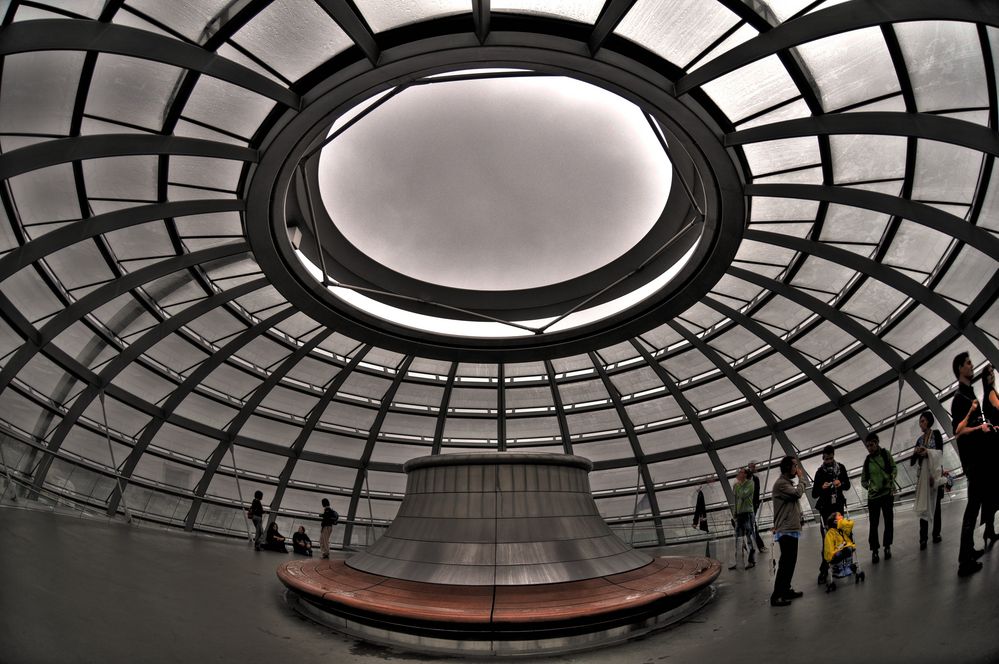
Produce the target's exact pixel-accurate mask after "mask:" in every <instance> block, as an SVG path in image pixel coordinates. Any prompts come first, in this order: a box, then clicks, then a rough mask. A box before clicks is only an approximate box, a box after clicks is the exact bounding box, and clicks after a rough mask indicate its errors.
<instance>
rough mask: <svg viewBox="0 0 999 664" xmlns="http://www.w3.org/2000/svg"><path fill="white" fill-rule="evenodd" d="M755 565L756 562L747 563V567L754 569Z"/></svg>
mask: <svg viewBox="0 0 999 664" xmlns="http://www.w3.org/2000/svg"><path fill="white" fill-rule="evenodd" d="M754 567H756V563H749V564H748V565H746V569H753V568H754Z"/></svg>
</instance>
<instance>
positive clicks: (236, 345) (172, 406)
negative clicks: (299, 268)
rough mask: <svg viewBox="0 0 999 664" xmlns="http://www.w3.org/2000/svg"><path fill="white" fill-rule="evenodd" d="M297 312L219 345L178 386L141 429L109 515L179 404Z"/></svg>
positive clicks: (281, 314)
mask: <svg viewBox="0 0 999 664" xmlns="http://www.w3.org/2000/svg"><path fill="white" fill-rule="evenodd" d="M295 312H296V309H295V308H294V307H291V306H289V307H286V308H285V309H283V310H281V311H279V312H278V313H276V314H274V315H272V316H270V317H268V318H265V319H264V320H262V321H260V322H259V323H257V324H256V325H254V326H252V327H250V328H247V329H246V330H244V331H243V332H241V333H240V334H238V335H237V336H236V337H234V338H233V339H231V340H230V341H229V342H228V343H227V344H226V345H224V346H222V348H220V349H219V350H218V351H217V352H215V353H212V354H211V355H209V356H208V357H207V358H206V359H205V361H204V362H202V363H201V364H200V365H198V368H197V369H195V370H194V371H192V372H191V373H190V374H189V375H188V376H187V378H185V379H184V382H183V383H181V384H180V385H178V386H177V387H176V388H175V389H174V390H173V392H171V393H170V396H169V397H168V398H167V400H166V401H165V402H164V403H163V406H162V416H156V417H153V419H152V420H151V421H150V422H149V423H148V424H146V426H145V427H144V428H143V429H142V435H141V436H139V440H138V441H136V443H135V445H133V446H132V451H131V452H130V453H129V455H128V457H127V458H126V459H125V462H124V463H123V464H122V468H121V473H120V475H121V479H122V483H121V485H120V486H119V485H118V484H116V485H115V488H114V491H112V492H111V498H110V499H109V500H108V516H113V515H114V514H115V512H117V511H118V503H119V502H120V501H121V494H122V491H123V490H124V489H125V488H126V487H127V485H128V482H129V480H130V479H131V477H132V473H133V472H134V471H135V467H136V465H138V463H139V460H140V459H141V458H142V455H143V454H145V452H146V450H147V449H148V448H149V445H150V443H152V442H153V438H155V437H156V434H157V433H159V431H160V429H161V428H162V427H163V425H164V424H166V422H167V421H168V420H169V419H170V417H171V416H172V415H173V413H174V411H175V410H177V407H178V406H180V404H181V403H183V402H184V400H185V399H187V397H188V396H189V395H190V394H191V393H192V392H193V391H194V390H195V388H197V387H198V386H199V385H201V382H202V381H203V380H205V379H206V378H207V377H208V376H209V375H210V374H211V373H212V372H213V371H215V369H217V368H218V367H220V366H221V365H222V364H223V363H225V362H226V361H227V360H229V358H231V357H232V356H233V355H234V354H235V353H236V352H237V351H238V350H240V349H241V348H242V347H243V346H245V345H246V344H248V343H250V342H251V341H253V340H254V339H256V338H257V337H258V336H260V335H261V334H263V332H264V331H265V330H268V329H270V328H272V327H274V326H275V325H277V324H278V323H280V322H281V321H283V320H285V319H287V318H289V317H290V316H292V315H293V314H294V313H295Z"/></svg>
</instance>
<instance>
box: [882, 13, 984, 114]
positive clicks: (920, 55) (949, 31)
mask: <svg viewBox="0 0 999 664" xmlns="http://www.w3.org/2000/svg"><path fill="white" fill-rule="evenodd" d="M894 29H895V34H896V35H898V42H899V45H900V46H901V47H902V55H903V56H904V57H905V64H906V68H907V69H908V71H909V80H910V81H911V83H912V88H913V91H914V92H915V94H916V106H917V107H918V108H919V110H920V111H934V110H940V109H952V108H968V107H974V106H988V105H989V98H988V86H987V85H986V81H985V66H984V64H983V61H982V50H981V47H980V46H979V41H978V34H977V28H976V27H975V25H974V24H973V23H957V22H950V21H913V22H910V23H897V24H895V25H894Z"/></svg>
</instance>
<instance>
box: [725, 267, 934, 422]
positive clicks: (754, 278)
mask: <svg viewBox="0 0 999 664" xmlns="http://www.w3.org/2000/svg"><path fill="white" fill-rule="evenodd" d="M728 273H729V274H730V275H732V276H733V277H737V278H739V279H742V280H744V281H748V282H750V283H752V284H756V285H757V286H761V287H763V288H767V289H769V290H771V291H773V292H774V293H777V294H778V295H781V296H783V297H785V298H787V299H788V300H791V301H792V302H794V303H796V304H798V305H801V306H802V307H805V308H806V309H808V310H810V311H814V312H815V313H816V314H818V315H819V316H821V317H822V318H824V319H825V320H827V321H829V322H830V323H832V324H833V325H835V326H836V327H838V328H840V329H841V330H843V331H844V332H846V333H847V334H849V335H850V336H851V337H852V338H854V339H856V340H857V341H859V342H860V343H862V344H863V345H864V346H866V347H867V348H870V349H871V351H873V352H874V354H875V355H877V356H878V357H880V358H881V360H882V361H883V362H884V363H885V364H887V365H888V366H890V367H891V368H892V369H894V370H895V371H896V372H897V373H901V374H902V377H903V378H905V380H906V382H907V383H909V387H911V388H912V389H913V391H915V393H916V394H917V395H918V396H919V398H920V399H922V400H923V402H924V403H925V404H926V405H927V406H928V407H929V408H930V409H931V410H932V411H933V415H934V417H935V418H936V419H937V420H938V421H939V422H941V423H946V424H941V426H945V427H949V426H950V414H949V413H948V412H947V411H946V410H944V408H943V406H942V405H941V404H940V400H939V399H937V397H936V395H935V394H934V393H933V391H932V390H931V389H930V387H929V385H927V384H926V381H924V380H923V379H922V377H920V376H919V375H917V374H916V373H915V372H914V371H913V369H912V368H906V367H905V361H904V360H903V359H902V356H900V355H899V354H898V353H897V352H896V351H895V349H894V348H892V347H891V346H889V345H888V344H887V343H886V342H885V341H884V340H883V339H881V338H880V337H879V336H877V335H876V334H874V333H873V332H871V331H870V330H868V329H867V328H866V327H864V326H863V325H861V324H860V323H858V322H857V321H856V320H854V319H853V318H851V317H850V316H848V315H846V314H845V313H843V312H842V311H840V310H839V309H837V308H836V307H833V306H830V305H829V304H827V303H825V302H823V301H822V300H820V299H818V298H817V297H814V296H812V295H809V294H808V293H805V292H803V291H800V290H798V289H797V288H794V287H793V286H789V285H787V284H785V283H783V282H781V281H778V280H776V279H771V278H770V277H765V276H763V275H761V274H757V273H756V272H752V271H750V270H746V269H743V268H740V267H736V266H734V265H733V266H731V267H729V270H728Z"/></svg>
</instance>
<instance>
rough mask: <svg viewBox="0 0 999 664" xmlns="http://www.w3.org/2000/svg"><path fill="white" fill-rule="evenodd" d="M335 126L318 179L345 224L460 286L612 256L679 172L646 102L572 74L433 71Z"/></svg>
mask: <svg viewBox="0 0 999 664" xmlns="http://www.w3.org/2000/svg"><path fill="white" fill-rule="evenodd" d="M334 135H335V138H334V139H333V140H330V142H329V143H328V144H327V145H326V146H325V147H324V148H323V150H322V152H321V154H320V158H319V167H318V183H319V197H320V198H321V200H322V203H323V205H324V206H325V210H326V213H327V215H328V218H329V219H330V220H331V221H332V223H333V224H334V225H335V226H336V228H337V230H338V231H339V233H340V234H341V235H342V237H343V238H345V240H346V241H347V242H349V243H350V244H352V245H353V246H354V247H355V248H356V249H357V250H359V251H360V252H362V253H363V254H364V255H366V256H367V257H368V258H370V259H372V260H373V261H375V262H377V263H378V264H380V265H381V266H384V267H385V268H388V269H389V270H392V271H395V272H397V273H400V274H402V275H405V276H407V277H410V278H412V279H417V280H420V281H423V282H426V283H430V284H435V285H439V286H443V287H447V288H456V289H467V290H475V291H485V292H488V291H512V290H521V289H530V288H538V287H544V286H549V285H551V284H556V283H559V282H564V281H567V280H570V279H573V278H576V277H579V276H581V275H584V274H587V273H589V272H592V271H594V270H596V269H598V268H600V267H602V266H604V265H607V264H608V263H610V262H612V261H614V260H615V259H617V258H619V257H621V256H622V255H623V254H624V253H625V252H627V251H628V250H629V249H631V248H632V247H634V246H635V245H636V244H637V243H638V242H639V241H640V240H641V239H642V238H643V237H645V235H646V234H647V233H648V232H649V231H650V230H651V229H652V227H653V226H654V225H655V223H656V222H657V221H658V219H659V217H660V214H661V213H662V211H663V208H664V206H665V205H666V201H667V199H668V198H669V193H670V185H671V182H672V166H671V164H670V162H669V159H668V157H667V156H666V154H665V152H664V150H663V147H662V144H661V143H660V141H659V139H658V138H657V137H656V134H655V133H654V130H653V127H652V125H651V124H650V122H649V120H648V119H647V117H646V115H645V113H644V112H643V111H642V110H641V109H640V108H639V107H637V106H636V105H635V104H633V103H631V102H629V101H627V100H625V99H624V98H622V97H620V96H618V95H615V94H613V93H612V92H609V91H607V90H604V89H602V88H599V87H597V86H594V85H590V84H588V83H584V82H582V81H578V80H575V79H572V78H568V77H564V76H540V75H532V73H531V72H523V73H521V74H518V75H514V74H512V73H506V74H498V73H493V75H488V76H487V75H485V74H481V73H480V74H477V75H475V77H472V78H462V77H461V76H460V75H459V76H448V77H435V78H427V79H422V80H421V81H419V82H418V83H417V84H412V85H410V86H408V87H406V88H405V89H402V90H400V89H398V88H397V89H395V90H393V91H391V92H390V93H389V94H386V95H383V96H382V97H381V98H379V99H375V100H369V102H368V103H367V105H366V107H363V108H360V109H355V110H354V111H353V117H349V118H341V119H340V120H339V121H338V122H337V123H336V124H334V125H333V127H332V128H331V129H330V136H334ZM331 276H335V275H331Z"/></svg>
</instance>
